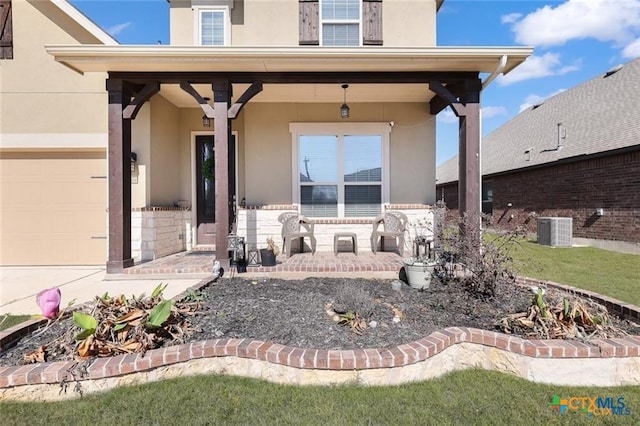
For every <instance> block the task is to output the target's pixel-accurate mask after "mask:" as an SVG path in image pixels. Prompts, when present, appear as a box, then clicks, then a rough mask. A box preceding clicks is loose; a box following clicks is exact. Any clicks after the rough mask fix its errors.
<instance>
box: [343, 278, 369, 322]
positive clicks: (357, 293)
mask: <svg viewBox="0 0 640 426" xmlns="http://www.w3.org/2000/svg"><path fill="white" fill-rule="evenodd" d="M333 309H334V310H335V311H336V312H337V313H347V312H352V313H354V314H357V315H358V316H359V317H360V318H364V319H367V320H368V319H370V318H371V317H372V316H373V312H374V310H375V302H374V300H373V296H372V295H371V293H370V292H369V291H367V290H366V289H365V288H364V286H362V285H357V284H354V285H344V286H342V287H340V288H339V289H338V291H337V292H336V296H335V300H334V302H333Z"/></svg>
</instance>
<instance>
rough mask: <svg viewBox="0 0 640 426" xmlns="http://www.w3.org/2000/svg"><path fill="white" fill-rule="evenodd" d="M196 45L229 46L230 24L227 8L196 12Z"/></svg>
mask: <svg viewBox="0 0 640 426" xmlns="http://www.w3.org/2000/svg"><path fill="white" fill-rule="evenodd" d="M197 16H198V26H197V28H198V44H200V45H201V46H226V45H228V44H230V41H231V40H230V39H231V35H230V32H231V22H230V18H229V9H228V8H227V7H218V8H206V9H199V10H198V14H197Z"/></svg>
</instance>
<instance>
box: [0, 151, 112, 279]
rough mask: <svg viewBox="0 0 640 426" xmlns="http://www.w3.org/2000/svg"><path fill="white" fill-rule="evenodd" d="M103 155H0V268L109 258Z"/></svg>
mask: <svg viewBox="0 0 640 426" xmlns="http://www.w3.org/2000/svg"><path fill="white" fill-rule="evenodd" d="M106 177H107V162H106V159H105V153H104V152H82V153H78V152H39V153H33V152H29V153H17V152H15V153H11V152H4V153H0V265H4V266H7V265H98V264H104V263H105V262H106V258H107V213H106V207H107V178H106Z"/></svg>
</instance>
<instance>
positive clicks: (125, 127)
mask: <svg viewBox="0 0 640 426" xmlns="http://www.w3.org/2000/svg"><path fill="white" fill-rule="evenodd" d="M107 91H108V93H109V149H108V162H109V206H108V207H109V240H108V244H109V258H108V260H107V273H109V274H115V273H120V272H122V271H123V270H124V268H128V267H130V266H133V259H132V258H131V120H128V119H127V120H125V119H124V118H123V115H122V112H123V110H124V108H125V107H126V106H127V105H128V104H129V101H130V99H131V94H132V92H131V90H130V89H129V88H127V85H126V84H125V82H124V81H123V80H121V79H114V78H109V79H107Z"/></svg>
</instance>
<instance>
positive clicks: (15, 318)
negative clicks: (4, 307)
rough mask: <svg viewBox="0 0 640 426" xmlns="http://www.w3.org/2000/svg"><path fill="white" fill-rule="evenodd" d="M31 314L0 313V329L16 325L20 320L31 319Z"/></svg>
mask: <svg viewBox="0 0 640 426" xmlns="http://www.w3.org/2000/svg"><path fill="white" fill-rule="evenodd" d="M31 318H32V317H31V315H11V314H5V315H0V331H2V330H6V329H7V328H10V327H13V326H14V325H18V324H20V323H21V322H25V321H26V320H29V319H31Z"/></svg>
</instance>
